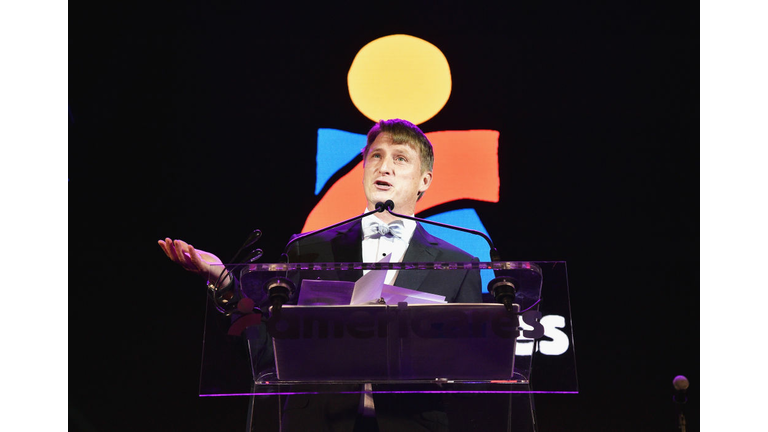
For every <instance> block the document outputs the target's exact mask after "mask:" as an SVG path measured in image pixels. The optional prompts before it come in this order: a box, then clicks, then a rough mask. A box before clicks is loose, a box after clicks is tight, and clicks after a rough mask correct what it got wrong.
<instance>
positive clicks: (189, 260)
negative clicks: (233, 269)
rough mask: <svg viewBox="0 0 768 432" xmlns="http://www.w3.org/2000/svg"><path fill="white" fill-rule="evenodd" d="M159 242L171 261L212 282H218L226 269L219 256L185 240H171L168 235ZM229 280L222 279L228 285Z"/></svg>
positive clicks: (222, 282) (222, 283)
mask: <svg viewBox="0 0 768 432" xmlns="http://www.w3.org/2000/svg"><path fill="white" fill-rule="evenodd" d="M157 244H158V245H160V247H161V248H162V249H163V252H165V255H167V256H168V258H170V259H171V261H173V262H175V263H177V264H179V265H180V266H182V267H183V268H184V270H187V271H190V272H192V273H197V274H199V275H201V276H203V277H204V278H206V279H207V280H208V282H210V283H215V282H217V281H218V279H219V276H220V275H221V272H223V271H224V265H223V264H222V262H221V260H220V259H219V257H217V256H216V255H214V254H212V253H210V252H206V251H204V250H200V249H195V248H194V247H193V246H192V245H191V244H187V243H186V242H184V241H183V240H171V239H170V238H167V237H166V238H165V240H158V241H157ZM225 279H228V277H227V278H225ZM227 282H228V281H227V280H224V281H221V285H226V283H227Z"/></svg>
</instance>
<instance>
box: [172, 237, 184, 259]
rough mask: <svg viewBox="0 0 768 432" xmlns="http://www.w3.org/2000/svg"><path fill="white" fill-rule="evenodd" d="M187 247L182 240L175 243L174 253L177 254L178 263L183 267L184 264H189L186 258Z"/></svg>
mask: <svg viewBox="0 0 768 432" xmlns="http://www.w3.org/2000/svg"><path fill="white" fill-rule="evenodd" d="M186 246H187V244H186V243H184V242H183V241H181V240H174V241H173V251H174V253H175V254H176V260H177V261H176V262H178V263H179V264H181V265H184V263H186V262H187V260H186V258H185V257H184V250H185V249H186Z"/></svg>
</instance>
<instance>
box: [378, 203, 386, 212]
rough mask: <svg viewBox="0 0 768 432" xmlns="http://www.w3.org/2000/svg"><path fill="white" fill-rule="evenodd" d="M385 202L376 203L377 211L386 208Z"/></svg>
mask: <svg viewBox="0 0 768 432" xmlns="http://www.w3.org/2000/svg"><path fill="white" fill-rule="evenodd" d="M384 206H385V204H384V203H383V202H377V203H376V211H377V212H379V213H381V212H383V211H384V210H385V207H384Z"/></svg>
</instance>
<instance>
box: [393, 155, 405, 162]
mask: <svg viewBox="0 0 768 432" xmlns="http://www.w3.org/2000/svg"><path fill="white" fill-rule="evenodd" d="M395 160H396V161H398V162H408V159H406V158H405V157H404V156H398V157H396V158H395Z"/></svg>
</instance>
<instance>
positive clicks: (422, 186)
mask: <svg viewBox="0 0 768 432" xmlns="http://www.w3.org/2000/svg"><path fill="white" fill-rule="evenodd" d="M431 184H432V171H427V172H425V173H424V174H423V175H422V176H421V181H420V182H419V196H422V195H424V192H426V191H427V189H429V186H430V185H431Z"/></svg>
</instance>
